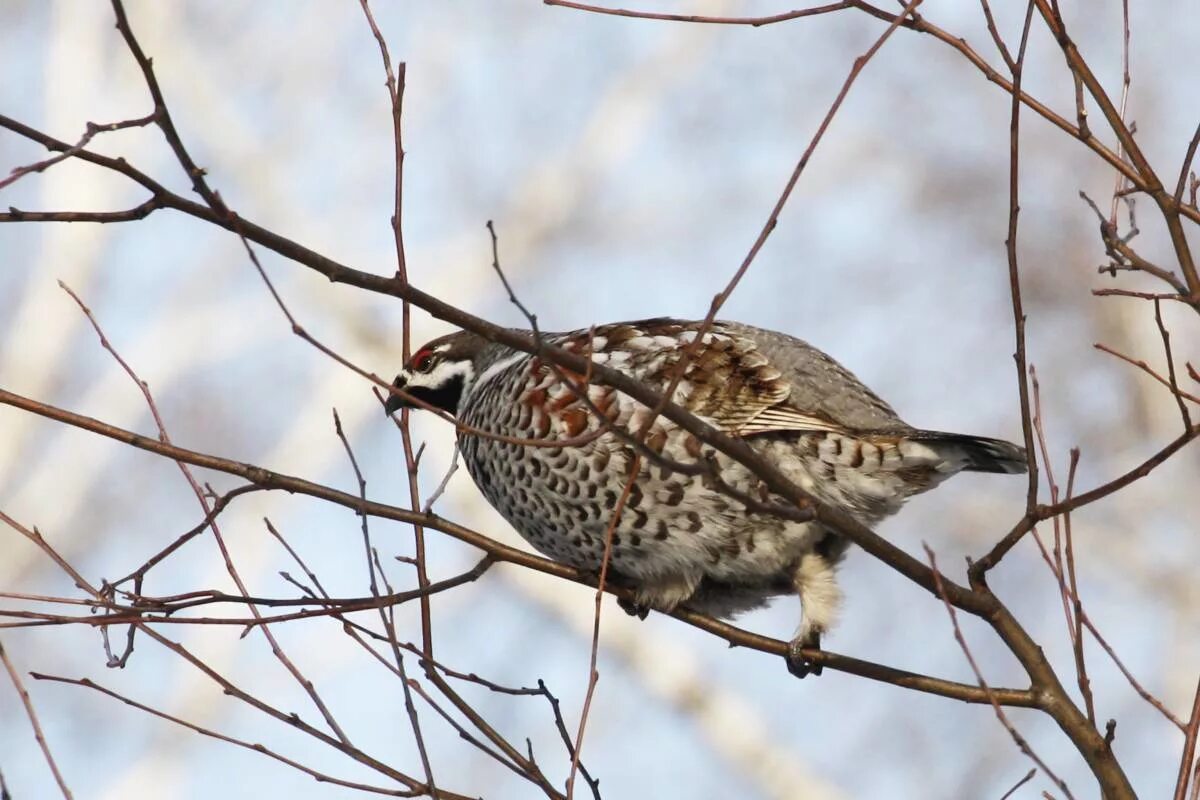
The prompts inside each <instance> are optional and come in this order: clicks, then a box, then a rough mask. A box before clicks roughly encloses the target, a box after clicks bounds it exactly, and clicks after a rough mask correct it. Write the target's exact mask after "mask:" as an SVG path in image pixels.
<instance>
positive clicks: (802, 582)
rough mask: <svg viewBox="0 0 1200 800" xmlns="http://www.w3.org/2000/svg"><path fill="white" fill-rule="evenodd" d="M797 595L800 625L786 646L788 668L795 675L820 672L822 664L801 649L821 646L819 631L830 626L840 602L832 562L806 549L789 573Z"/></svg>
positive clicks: (840, 596) (840, 598)
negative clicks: (798, 596) (802, 652)
mask: <svg viewBox="0 0 1200 800" xmlns="http://www.w3.org/2000/svg"><path fill="white" fill-rule="evenodd" d="M792 583H793V585H794V586H795V587H796V592H797V593H798V594H799V595H800V609H801V616H800V628H799V629H798V630H797V631H796V635H795V636H794V637H793V638H792V641H791V643H790V645H789V647H788V654H787V664H788V671H789V672H791V673H792V674H793V675H795V676H796V677H797V678H803V677H804V676H805V675H808V674H809V673H811V674H813V675H820V674H821V666H820V665H819V664H813V663H812V662H811V661H809V660H808V659H806V658H805V657H804V656H803V655H802V654H801V652H800V651H801V649H805V648H812V649H820V647H821V634H822V633H824V632H825V631H827V630H829V628H830V627H831V626H832V625H833V622H834V620H835V619H836V617H837V614H838V610H839V609H840V608H841V605H842V590H841V589H839V588H838V585H837V581H836V580H835V576H834V571H833V564H832V563H831V562H830V561H829V559H827V558H825V556H823V555H821V554H819V553H805V554H804V555H803V556H801V558H800V563H799V565H798V566H797V567H796V571H795V573H794V574H793V576H792Z"/></svg>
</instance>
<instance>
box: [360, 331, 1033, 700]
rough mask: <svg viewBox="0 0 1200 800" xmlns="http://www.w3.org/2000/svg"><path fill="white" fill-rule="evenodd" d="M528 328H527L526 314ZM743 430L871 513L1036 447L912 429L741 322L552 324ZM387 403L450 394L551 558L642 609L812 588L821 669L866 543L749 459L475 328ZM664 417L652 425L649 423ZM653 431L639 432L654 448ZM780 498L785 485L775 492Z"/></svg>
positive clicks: (777, 338)
mask: <svg viewBox="0 0 1200 800" xmlns="http://www.w3.org/2000/svg"><path fill="white" fill-rule="evenodd" d="M519 332H521V333H525V334H526V335H531V334H530V332H529V331H519ZM536 336H537V338H538V339H539V340H540V341H541V342H542V343H543V344H545V345H551V346H555V347H559V348H562V349H564V350H566V351H568V352H572V353H575V354H577V355H580V356H582V357H584V358H586V359H590V361H591V362H592V363H594V364H597V365H602V366H604V367H607V368H609V369H612V370H616V371H618V372H620V373H622V374H623V375H626V376H628V377H630V378H633V379H636V380H637V381H639V382H641V383H642V384H644V385H646V386H648V387H649V388H650V389H652V390H654V391H655V392H656V393H659V394H661V393H665V392H666V391H668V389H671V387H672V386H674V388H673V391H672V394H671V400H672V401H674V403H676V404H677V405H679V406H681V407H682V408H683V409H685V410H687V411H689V412H691V413H692V414H694V415H695V416H697V417H698V418H699V419H701V420H702V421H704V422H706V423H707V424H708V425H711V426H712V427H713V428H715V429H716V430H718V431H720V432H723V433H725V434H728V435H730V436H733V437H737V438H739V439H741V440H743V441H744V442H745V443H746V444H747V445H749V446H750V447H751V448H753V449H754V450H755V451H756V452H757V453H758V454H759V455H760V456H762V457H763V458H764V459H766V460H767V461H768V462H769V463H771V464H773V465H774V466H775V467H776V468H777V469H778V470H779V471H780V472H782V474H783V475H784V476H785V477H787V478H788V479H790V480H791V481H793V482H794V483H795V484H796V485H797V486H799V487H800V488H801V489H802V490H803V491H804V492H806V493H808V494H809V495H811V496H812V497H813V498H815V499H816V500H818V501H820V502H821V503H823V504H826V505H828V506H830V507H833V508H836V509H839V510H841V511H843V512H845V513H846V514H849V515H850V516H851V517H852V518H853V519H855V520H857V521H859V522H861V523H862V524H864V525H867V526H874V525H876V524H877V523H879V522H880V521H881V520H883V519H884V518H886V517H888V516H890V515H892V514H894V513H895V512H897V511H898V510H899V509H900V507H901V506H902V505H903V503H904V502H905V500H907V499H908V498H909V497H912V496H913V495H916V494H920V493H922V492H925V491H927V490H929V489H932V488H933V487H935V486H937V485H938V484H939V483H941V482H942V481H943V480H945V479H946V478H948V477H950V476H951V475H954V474H955V473H958V472H962V471H970V472H990V473H1008V474H1016V473H1021V472H1024V471H1025V470H1026V457H1025V450H1024V448H1022V447H1019V446H1017V445H1014V444H1011V443H1009V442H1006V441H1003V440H1000V439H992V438H987V437H982V436H969V435H964V434H957V433H944V432H940V431H933V430H924V429H920V428H915V427H913V426H911V425H909V424H908V423H906V422H904V421H903V420H902V419H901V418H900V417H899V415H897V413H896V412H895V411H894V410H893V409H892V407H891V406H890V405H888V404H887V403H886V402H884V401H883V400H882V399H881V398H880V397H879V396H878V395H876V394H875V393H874V392H872V391H871V390H870V389H868V388H867V387H866V386H865V385H864V384H863V383H862V382H861V381H860V380H859V379H858V378H857V377H855V376H854V374H853V373H851V372H850V371H849V370H848V369H846V368H845V367H843V366H842V365H841V364H839V363H838V362H837V361H835V360H834V359H833V358H832V357H830V356H829V355H827V354H825V353H824V352H822V351H821V350H818V349H817V348H816V347H813V346H812V345H810V344H808V343H807V342H805V341H803V340H801V339H798V338H795V337H793V336H790V335H788V334H785V333H780V332H776V331H772V330H767V329H764V328H758V327H754V326H752V325H747V324H743V323H739V322H732V321H706V320H679V319H671V318H665V317H664V318H654V319H645V320H636V321H629V322H615V323H609V324H603V325H596V326H592V327H590V328H587V329H580V330H574V331H567V332H557V333H542V332H539V333H538V334H537V335H536ZM392 385H393V387H394V389H395V391H393V392H392V393H391V394H390V396H389V397H388V398H387V399H386V401H385V403H384V405H385V410H386V412H387V413H388V414H389V415H390V414H392V413H394V412H396V411H398V410H400V409H402V408H422V407H426V408H431V409H437V410H440V411H444V412H446V413H447V414H448V415H450V416H451V417H453V419H454V420H455V422H456V425H457V429H458V432H457V446H458V450H459V453H460V455H461V457H462V460H463V463H464V464H465V466H466V469H467V471H468V473H469V474H470V475H471V477H472V479H473V480H474V482H475V484H476V486H477V487H478V488H479V490H480V491H481V492H482V494H483V496H484V497H485V498H486V499H487V501H488V502H489V503H490V504H491V505H492V506H493V507H494V508H495V509H496V510H497V511H498V512H499V513H500V514H501V516H503V517H504V518H505V520H507V521H508V522H509V523H510V524H511V525H512V526H513V528H515V529H516V531H517V532H518V533H519V534H520V535H521V536H522V537H523V538H524V539H525V540H526V541H527V542H528V543H529V544H530V545H532V546H533V547H534V548H536V549H537V550H538V551H540V552H541V553H543V554H545V555H546V556H548V557H549V558H551V559H553V560H555V561H558V562H562V563H565V564H568V565H571V566H573V567H576V568H578V569H580V570H583V571H588V572H591V573H593V574H595V573H598V572H599V571H600V570H601V568H602V566H604V564H603V562H604V561H605V554H606V552H607V575H608V579H609V581H610V582H611V583H612V584H615V585H618V586H623V587H625V588H627V589H628V590H629V596H630V597H631V598H632V599H625V600H623V601H622V603H621V604H622V607H623V608H624V609H625V610H626V611H628V612H629V613H631V614H636V615H637V616H639V617H642V618H645V616H646V615H647V613H648V612H649V611H651V610H655V611H660V612H666V613H670V612H672V611H674V610H675V609H678V608H686V609H691V610H693V611H697V612H700V613H703V614H709V615H712V616H714V617H725V618H728V617H734V616H736V615H738V614H740V613H742V612H745V611H749V610H751V609H755V608H759V607H761V606H763V605H765V604H766V603H767V602H768V601H770V600H771V599H772V598H774V597H777V596H780V595H789V594H790V595H798V597H799V600H800V607H801V615H800V623H799V626H798V628H797V630H796V633H795V635H794V636H793V637H792V638H791V640H790V643H789V647H788V651H787V662H788V668H789V670H790V671H791V672H792V673H793V674H795V675H797V676H799V677H804V676H805V675H806V674H809V673H813V674H819V672H820V668H819V665H817V664H814V663H812V662H811V661H809V660H808V659H806V658H805V657H804V655H803V653H802V651H803V650H805V649H808V648H814V649H819V648H820V644H821V637H822V635H823V634H825V633H827V632H828V631H829V630H830V629H831V628H832V627H833V625H834V624H835V622H836V620H837V618H838V615H839V610H840V607H841V605H842V600H843V594H842V590H841V588H840V587H839V585H838V583H837V580H836V568H837V566H838V565H839V563H840V562H841V561H842V560H843V558H844V556H845V555H846V552H847V550H848V547H849V544H850V543H849V541H848V540H847V539H846V538H845V537H844V536H843V535H842V534H840V533H839V532H838V531H836V530H833V529H831V528H830V527H828V526H826V525H823V524H822V523H821V522H819V521H816V520H811V521H794V520H791V519H786V518H784V517H782V516H780V515H777V514H772V513H770V509H769V508H768V507H766V503H765V502H761V501H768V500H770V499H771V497H772V496H771V495H770V493H769V492H768V491H767V490H766V488H765V487H764V486H763V485H762V483H761V481H760V480H759V479H758V478H757V477H756V476H755V475H754V474H753V473H752V472H751V471H750V470H749V469H747V468H746V467H745V466H743V465H741V464H740V463H738V462H737V461H735V460H734V459H732V458H730V457H729V456H727V455H725V454H724V453H722V452H720V451H718V450H716V449H715V448H713V447H711V446H710V445H708V444H705V443H704V442H702V441H701V440H700V439H699V438H698V437H696V436H695V435H693V434H692V433H689V432H688V431H687V430H685V429H683V428H682V427H680V426H679V425H677V424H676V423H674V422H672V421H671V420H669V419H667V418H665V417H664V416H663V415H662V414H655V413H654V409H651V408H649V407H647V406H646V405H644V404H642V403H640V402H639V401H637V400H635V399H634V398H632V397H630V396H629V395H628V394H625V393H623V392H621V391H619V390H617V389H615V388H613V387H610V386H608V385H605V384H604V383H602V382H600V381H598V380H594V379H592V376H590V375H586V374H579V373H576V372H572V371H570V370H567V369H564V368H562V367H559V366H557V365H556V364H554V363H553V362H551V361H549V360H548V359H545V358H542V357H539V356H538V355H536V354H531V353H527V352H524V351H522V350H517V349H515V348H512V347H509V346H506V345H503V344H499V343H497V342H494V341H490V340H489V339H487V338H485V337H483V336H481V335H479V334H476V333H472V332H469V331H460V332H456V333H451V334H449V335H447V336H442V337H440V338H437V339H434V340H432V341H430V342H428V343H427V344H425V345H424V346H423V347H421V348H419V349H418V350H417V351H416V352H415V353H414V354H413V355H412V357H411V358H410V359H409V360H408V361H407V362H406V363H405V365H404V367H403V368H402V370H401V371H400V373H399V374H398V375H397V376H396V379H395V381H394V383H393V384H392ZM647 426H648V427H647ZM639 445H640V446H639ZM776 499H778V498H776Z"/></svg>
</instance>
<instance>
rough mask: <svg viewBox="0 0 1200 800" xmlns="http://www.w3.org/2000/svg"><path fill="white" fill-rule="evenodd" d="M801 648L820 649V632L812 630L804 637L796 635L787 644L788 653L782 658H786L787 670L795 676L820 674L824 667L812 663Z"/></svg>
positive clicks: (802, 676)
mask: <svg viewBox="0 0 1200 800" xmlns="http://www.w3.org/2000/svg"><path fill="white" fill-rule="evenodd" d="M802 649H811V650H820V649H821V634H820V632H814V633H811V634H809V635H808V636H806V637H804V638H800V637H797V638H795V639H793V640H792V641H791V642H790V643H789V644H788V653H787V655H786V656H784V658H785V659H786V660H787V668H788V672H790V673H792V674H793V675H795V676H796V677H797V678H804V677H807V676H808V675H820V674H821V672H822V670H823V669H824V667H822V666H821V665H820V664H814V663H813V662H812V661H811V660H810V659H808V658H806V657H805V656H804V654H803V653H802V652H800V651H801V650H802Z"/></svg>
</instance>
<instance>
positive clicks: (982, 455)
mask: <svg viewBox="0 0 1200 800" xmlns="http://www.w3.org/2000/svg"><path fill="white" fill-rule="evenodd" d="M907 438H908V439H911V440H913V441H918V442H922V443H924V444H928V445H932V446H933V447H935V448H936V449H937V450H938V451H939V452H941V453H942V454H944V455H946V456H949V457H951V458H955V457H956V458H958V459H961V461H962V464H963V466H962V469H964V470H967V471H968V472H1001V473H1007V474H1010V475H1016V474H1020V473H1022V472H1025V471H1026V470H1027V469H1028V465H1027V463H1026V459H1025V448H1024V447H1018V446H1017V445H1015V444H1010V443H1009V442H1006V441H1004V440H1002V439H989V438H987V437H986V436H967V435H966V434H962V433H942V432H941V431H917V432H916V433H914V434H910V435H909V436H908V437H907Z"/></svg>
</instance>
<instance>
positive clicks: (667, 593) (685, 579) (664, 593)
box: [617, 574, 700, 619]
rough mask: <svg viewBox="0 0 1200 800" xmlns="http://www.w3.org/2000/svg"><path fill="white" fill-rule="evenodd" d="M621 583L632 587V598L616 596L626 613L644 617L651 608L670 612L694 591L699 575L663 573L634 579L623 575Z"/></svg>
mask: <svg viewBox="0 0 1200 800" xmlns="http://www.w3.org/2000/svg"><path fill="white" fill-rule="evenodd" d="M622 585H624V586H629V587H631V588H632V589H633V598H632V599H626V598H624V597H619V598H617V605H619V606H620V607H621V608H622V609H623V610H624V611H625V613H626V614H629V615H630V616H631V617H637V618H638V619H645V618H646V615H647V614H649V613H650V611H651V610H654V611H661V612H663V613H664V614H670V613H671V612H672V611H674V610H675V609H676V608H677V607H678V606H679V605H681V604H682V603H685V602H687V600H688V599H689V598H690V597H691V596H692V595H694V594H695V593H696V588H697V587H698V586H699V585H700V576H699V575H683V574H677V575H663V576H657V577H655V578H651V579H644V580H635V579H633V578H629V577H627V576H626V577H624V578H623V579H622Z"/></svg>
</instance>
